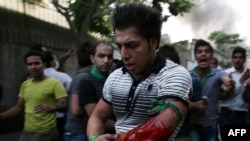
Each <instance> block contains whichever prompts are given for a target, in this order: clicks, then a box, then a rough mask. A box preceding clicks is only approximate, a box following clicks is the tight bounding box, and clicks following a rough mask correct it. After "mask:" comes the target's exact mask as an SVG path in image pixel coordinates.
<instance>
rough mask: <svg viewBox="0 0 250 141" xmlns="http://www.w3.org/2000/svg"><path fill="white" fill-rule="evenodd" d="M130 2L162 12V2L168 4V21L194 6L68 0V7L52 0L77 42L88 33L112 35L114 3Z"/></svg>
mask: <svg viewBox="0 0 250 141" xmlns="http://www.w3.org/2000/svg"><path fill="white" fill-rule="evenodd" d="M129 2H142V3H145V4H148V5H151V6H153V7H155V8H157V9H159V10H160V11H161V12H162V9H163V7H162V4H168V5H169V7H168V8H169V12H170V13H171V15H163V17H162V18H163V20H164V21H167V19H168V17H169V16H177V15H181V16H182V15H183V13H186V12H189V11H190V10H191V8H192V7H193V6H194V4H193V3H192V2H191V0H152V1H151V2H148V1H145V0H74V1H73V0H68V7H67V6H63V5H62V4H61V3H60V2H59V0H52V4H53V5H54V6H55V8H56V9H57V11H58V12H59V13H61V14H62V15H63V16H65V18H66V20H67V22H68V23H69V26H70V29H71V31H72V32H74V35H75V37H76V40H77V42H82V41H84V40H86V39H87V35H88V33H98V34H100V35H102V36H104V37H110V36H111V33H112V29H111V22H110V15H112V11H113V8H114V5H116V4H120V3H129Z"/></svg>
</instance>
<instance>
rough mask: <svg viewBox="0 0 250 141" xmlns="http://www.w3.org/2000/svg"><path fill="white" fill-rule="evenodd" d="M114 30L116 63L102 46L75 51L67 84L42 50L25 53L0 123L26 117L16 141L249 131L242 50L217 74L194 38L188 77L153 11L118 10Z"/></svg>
mask: <svg viewBox="0 0 250 141" xmlns="http://www.w3.org/2000/svg"><path fill="white" fill-rule="evenodd" d="M112 25H113V32H114V42H115V44H116V45H117V47H118V49H119V52H120V55H121V61H119V62H118V63H117V64H113V62H114V59H113V52H114V49H113V47H112V46H111V44H109V43H106V42H92V41H87V42H84V43H82V44H81V45H79V47H78V48H77V50H76V52H75V54H76V56H77V60H78V71H77V72H76V74H75V75H74V76H73V77H72V78H71V76H69V75H68V74H67V73H65V72H63V71H62V70H63V69H62V68H61V67H62V66H63V64H64V63H62V62H61V61H57V58H56V56H55V55H54V54H53V53H52V52H51V51H48V50H44V48H43V47H42V46H40V47H38V48H37V47H36V48H35V49H34V48H33V49H31V50H29V51H28V52H27V53H26V54H25V56H24V63H25V65H26V67H27V71H28V73H27V74H28V75H27V79H26V80H25V81H24V82H23V83H22V85H21V87H20V91H19V95H18V101H17V104H16V105H15V106H13V107H12V108H10V109H9V110H7V111H5V112H2V113H0V119H1V118H8V117H11V116H14V115H16V114H17V113H20V112H24V113H25V121H24V129H23V132H22V135H21V137H20V140H19V141H128V140H130V141H142V140H152V141H159V140H160V141H162V140H164V141H165V140H169V141H174V140H176V141H217V140H222V141H225V137H226V136H224V135H225V133H224V132H225V127H226V126H227V125H244V124H247V118H248V116H247V115H248V110H249V107H248V102H249V99H250V98H249V97H250V79H249V78H250V72H249V71H250V70H249V69H247V68H245V62H246V50H245V49H244V48H242V47H235V48H234V50H233V52H232V56H231V59H232V64H233V68H230V69H228V70H221V69H217V68H216V67H214V65H215V64H216V61H217V60H216V59H215V58H214V57H213V51H214V50H213V47H212V46H211V45H210V44H209V43H208V42H207V41H205V40H203V39H199V40H197V41H196V43H195V45H194V55H195V59H196V62H197V66H196V67H194V68H193V69H192V70H187V69H186V68H185V67H183V66H181V65H180V59H179V56H178V53H177V52H176V51H175V49H174V46H173V45H168V44H166V45H164V46H161V47H159V42H160V37H161V27H162V19H161V14H160V12H159V11H158V10H156V9H154V8H152V7H149V6H146V5H143V4H140V3H128V4H122V5H117V6H116V8H115V11H114V13H113V16H112ZM70 54H71V55H72V54H73V53H72V51H70ZM63 58H65V57H63ZM64 61H65V59H64ZM58 62H61V63H59V64H58ZM217 63H218V61H217ZM218 117H219V118H218ZM219 135H220V136H219ZM218 136H219V137H218Z"/></svg>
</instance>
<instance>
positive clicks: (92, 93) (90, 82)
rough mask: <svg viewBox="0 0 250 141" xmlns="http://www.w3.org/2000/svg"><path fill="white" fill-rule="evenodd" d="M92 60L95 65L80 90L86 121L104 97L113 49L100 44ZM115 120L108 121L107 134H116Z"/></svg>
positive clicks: (93, 51)
mask: <svg viewBox="0 0 250 141" xmlns="http://www.w3.org/2000/svg"><path fill="white" fill-rule="evenodd" d="M90 59H91V61H92V63H93V64H94V65H93V66H92V67H91V69H90V72H89V73H88V75H87V76H86V77H85V78H84V79H82V80H81V83H80V86H81V87H80V88H79V104H80V105H81V106H82V107H83V108H84V111H85V112H86V114H85V116H84V118H85V119H88V118H89V117H90V115H91V113H92V112H93V111H94V108H95V106H96V104H97V102H98V101H99V99H100V98H101V97H102V89H103V85H104V82H105V80H106V78H107V77H108V75H109V72H110V69H111V67H112V63H113V48H112V47H111V46H110V45H108V44H106V43H99V44H98V45H97V46H96V47H95V48H93V50H92V52H91V55H90ZM114 120H115V119H114V118H112V120H108V122H107V124H106V132H109V133H110V132H111V133H112V131H113V132H114ZM84 126H86V125H84Z"/></svg>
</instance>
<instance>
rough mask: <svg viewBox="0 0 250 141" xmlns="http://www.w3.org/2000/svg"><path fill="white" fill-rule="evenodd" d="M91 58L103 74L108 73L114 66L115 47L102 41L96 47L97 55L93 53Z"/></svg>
mask: <svg viewBox="0 0 250 141" xmlns="http://www.w3.org/2000/svg"><path fill="white" fill-rule="evenodd" d="M90 59H91V61H92V63H93V64H94V65H95V67H96V69H97V70H98V71H99V72H100V73H101V74H106V73H108V72H109V71H110V69H111V67H112V63H113V49H112V47H111V46H109V45H106V44H102V43H101V44H99V45H98V46H97V47H96V52H95V55H91V56H90Z"/></svg>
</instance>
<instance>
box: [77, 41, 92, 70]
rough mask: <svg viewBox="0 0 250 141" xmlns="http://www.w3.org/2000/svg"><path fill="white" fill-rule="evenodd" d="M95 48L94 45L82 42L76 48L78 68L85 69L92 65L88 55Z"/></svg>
mask: <svg viewBox="0 0 250 141" xmlns="http://www.w3.org/2000/svg"><path fill="white" fill-rule="evenodd" d="M95 46H96V44H95V43H93V42H90V41H87V42H84V43H82V44H81V45H80V46H78V49H77V52H76V54H77V60H78V64H79V67H87V66H90V65H92V62H91V60H90V54H91V50H92V48H94V47H95Z"/></svg>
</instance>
